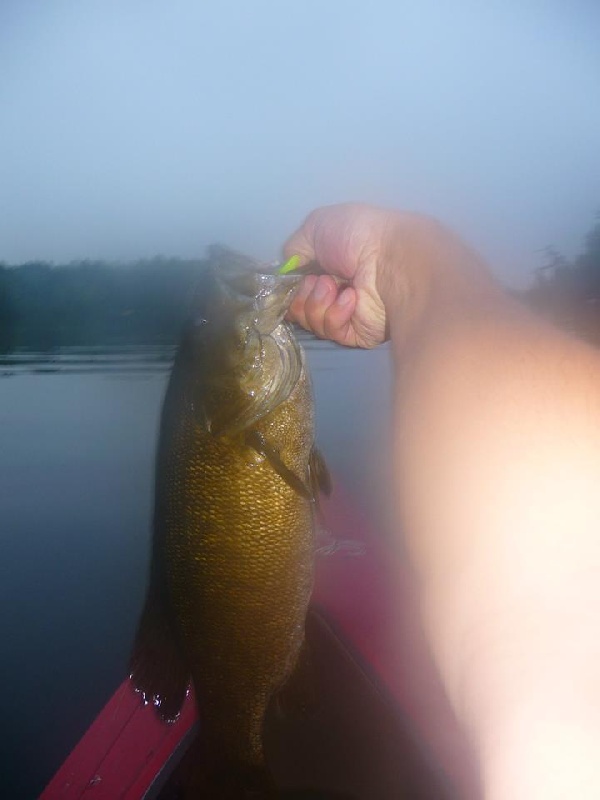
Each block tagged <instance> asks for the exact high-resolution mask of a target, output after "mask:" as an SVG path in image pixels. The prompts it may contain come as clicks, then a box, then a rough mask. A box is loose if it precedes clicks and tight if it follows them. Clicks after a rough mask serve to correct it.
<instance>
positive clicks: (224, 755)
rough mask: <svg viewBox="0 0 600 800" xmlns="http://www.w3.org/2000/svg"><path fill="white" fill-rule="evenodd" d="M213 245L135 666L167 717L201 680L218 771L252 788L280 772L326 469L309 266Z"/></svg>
mask: <svg viewBox="0 0 600 800" xmlns="http://www.w3.org/2000/svg"><path fill="white" fill-rule="evenodd" d="M212 256H213V257H212V261H211V263H210V265H209V267H208V269H207V270H206V272H205V273H204V274H203V276H202V279H201V281H200V285H199V287H198V291H197V294H196V297H195V300H194V303H193V313H192V315H191V317H190V319H189V321H188V323H187V324H186V327H185V330H184V334H183V337H182V341H181V344H180V347H179V350H178V352H177V355H176V359H175V363H174V366H173V369H172V373H171V378H170V381H169V385H168V388H167V392H166V395H165V400H164V405H163V412H162V418H161V426H160V437H159V445H158V451H157V462H156V486H155V511H154V531H153V553H152V563H151V574H150V584H149V589H148V594H147V599H146V604H145V607H144V611H143V614H142V617H141V620H140V624H139V628H138V633H137V637H136V642H135V645H134V651H133V656H132V661H131V678H132V681H133V684H134V686H135V688H136V689H137V690H138V691H140V692H141V693H142V694H143V697H144V699H145V700H146V701H147V702H152V703H153V704H154V705H155V707H156V709H157V712H158V713H159V714H160V715H161V717H163V718H164V719H166V720H173V719H175V718H176V716H177V714H178V713H179V710H180V708H181V705H182V703H183V701H184V699H185V695H186V691H187V689H188V686H189V683H190V680H191V681H193V684H194V689H195V694H196V699H197V703H198V709H199V715H200V724H201V726H202V730H203V732H204V740H205V741H206V742H207V743H208V746H209V748H210V750H211V752H212V755H213V756H214V760H216V761H218V762H219V767H218V770H217V768H215V774H216V772H217V771H218V773H219V775H220V776H221V777H223V776H225V777H226V778H227V780H228V781H229V783H230V784H231V786H230V789H231V793H230V795H225V794H224V795H223V796H231V797H235V796H243V794H241V793H240V794H235V793H234V789H233V788H232V787H233V786H234V783H235V781H234V778H233V777H232V776H234V775H235V776H237V778H236V780H238V783H239V788H240V792H241V786H242V784H243V783H244V782H245V783H246V784H248V785H251V784H252V783H253V782H254V784H255V785H256V786H257V787H259V786H260V785H262V784H265V785H266V783H267V781H266V777H265V774H266V773H265V763H264V752H263V745H262V726H263V721H264V716H265V712H266V709H267V705H268V703H269V701H270V700H271V698H272V697H273V696H274V695H275V694H276V693H277V692H278V691H279V690H280V689H281V688H282V687H283V686H284V684H285V683H286V681H287V680H288V678H289V677H290V675H291V674H292V671H293V670H294V667H295V664H296V662H297V659H298V655H299V653H300V650H301V647H302V644H303V641H304V622H305V617H306V612H307V609H308V603H309V599H310V595H311V591H312V585H313V572H314V513H315V499H316V495H317V493H318V491H319V489H322V490H324V491H328V488H329V481H328V475H327V471H326V468H325V466H324V464H323V462H322V459H321V457H320V456H319V454H318V451H317V450H316V449H315V447H314V410H313V399H312V390H311V386H310V380H309V376H308V373H307V369H306V365H305V360H304V354H303V351H302V349H301V347H300V346H299V344H298V343H297V341H296V339H295V337H294V334H293V331H292V329H291V327H290V326H289V325H288V324H287V323H285V322H284V321H283V317H284V315H285V312H286V311H287V308H288V307H289V304H290V302H291V300H292V297H293V294H294V291H295V289H296V287H297V285H298V283H299V281H300V280H301V278H300V277H299V276H296V275H285V276H280V275H274V274H269V273H268V272H267V271H264V269H263V268H262V267H261V265H259V264H257V263H256V262H253V261H251V260H249V259H246V258H245V257H243V256H239V255H237V254H235V253H232V252H230V251H227V250H224V249H220V248H219V249H217V248H213V251H212ZM261 269H263V271H262V272H261V271H260V270H261ZM228 773H229V776H228ZM240 776H244V777H243V779H242V777H240ZM213 777H214V776H213ZM207 780H208V779H207ZM206 791H207V790H206V789H205V792H206ZM211 791H214V794H210V795H209V794H206V796H217V790H216V789H212V790H211ZM219 796H220V795H219Z"/></svg>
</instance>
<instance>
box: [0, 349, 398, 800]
mask: <svg viewBox="0 0 600 800" xmlns="http://www.w3.org/2000/svg"><path fill="white" fill-rule="evenodd" d="M302 338H303V343H304V346H305V350H306V352H307V357H308V361H309V365H310V369H311V374H312V377H313V383H314V390H315V396H316V405H317V428H318V433H317V440H318V445H319V447H320V449H321V451H322V452H323V454H324V456H325V458H326V460H327V463H328V465H329V467H330V469H331V470H332V472H333V474H334V476H335V478H336V479H337V480H338V481H340V482H341V483H342V484H343V485H344V486H345V487H346V488H348V489H350V490H351V491H352V493H353V495H354V496H355V498H360V499H359V501H358V502H359V503H361V504H363V505H364V506H365V508H370V507H371V508H375V507H378V505H379V498H378V497H377V496H376V495H377V493H378V492H380V490H381V489H382V485H378V477H377V476H378V475H379V474H380V473H381V472H383V471H384V463H385V458H386V456H385V453H384V445H383V442H384V441H385V430H386V418H387V415H388V413H389V377H390V376H389V365H388V355H389V354H388V352H387V348H386V347H382V348H380V349H378V350H376V351H372V352H364V351H356V350H348V349H344V348H340V347H336V346H335V345H332V344H330V343H327V342H321V341H318V340H315V339H312V338H310V337H307V336H304V337H302ZM172 355H173V348H155V347H154V348H153V347H148V348H137V349H136V348H127V349H119V348H113V349H112V350H106V349H104V350H102V348H96V349H94V350H92V351H91V352H90V351H89V350H88V351H85V350H82V349H81V348H71V349H63V350H62V351H59V352H58V353H54V354H53V355H44V356H39V355H35V354H31V353H29V354H25V353H15V354H13V355H11V356H5V357H4V358H3V359H2V360H1V361H0V430H1V431H2V447H1V448H0V508H1V509H2V518H1V521H0V525H1V533H2V558H1V559H0V641H1V642H2V652H3V657H2V659H0V686H2V687H3V708H4V723H3V729H2V748H1V750H2V756H1V764H0V775H1V776H2V777H1V779H0V794H1V795H2V796H3V797H10V798H11V800H21V798H22V799H23V800H31V798H34V797H36V796H37V794H38V793H39V792H40V791H41V789H42V788H43V786H44V785H45V783H46V782H47V781H48V780H49V778H50V777H51V776H52V774H53V773H54V771H55V770H56V769H57V768H58V766H59V764H60V763H62V760H63V759H64V758H65V757H66V756H67V754H68V753H69V752H70V750H71V748H72V747H73V746H74V745H75V743H76V742H77V741H78V739H79V738H80V736H81V735H82V734H83V733H84V731H85V730H86V728H87V727H88V725H89V724H90V722H91V721H92V720H93V718H94V717H95V715H96V714H97V713H98V711H99V710H100V709H101V707H102V706H103V705H104V703H105V702H106V700H107V699H108V697H109V696H110V695H111V694H112V692H113V691H114V689H115V688H116V686H117V685H118V683H119V682H120V681H121V680H122V679H123V677H124V676H125V674H126V668H127V661H128V657H129V652H130V648H131V644H132V640H133V636H134V632H135V628H136V625H137V620H138V614H139V612H140V609H141V604H142V602H143V597H144V591H145V586H146V577H147V567H148V562H149V555H150V520H151V510H152V496H153V475H154V451H155V446H156V438H157V431H158V421H159V414H160V408H161V401H162V396H163V392H164V389H165V386H166V381H167V378H168V370H169V367H170V360H171V358H172ZM358 387H360V388H361V391H358Z"/></svg>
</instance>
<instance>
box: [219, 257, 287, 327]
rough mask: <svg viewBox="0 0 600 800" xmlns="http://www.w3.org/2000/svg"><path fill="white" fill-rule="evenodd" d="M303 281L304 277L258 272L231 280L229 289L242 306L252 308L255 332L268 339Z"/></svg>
mask: <svg viewBox="0 0 600 800" xmlns="http://www.w3.org/2000/svg"><path fill="white" fill-rule="evenodd" d="M301 281H302V276H300V275H273V274H269V273H265V272H258V273H254V274H252V275H243V276H239V277H237V278H234V279H230V280H229V281H228V288H229V290H230V291H232V292H234V293H235V294H236V295H237V297H238V299H239V302H240V306H244V305H247V306H248V311H249V312H250V314H251V317H252V327H253V328H254V330H255V331H256V332H257V333H259V334H261V335H263V336H265V335H268V334H270V333H272V332H273V331H274V330H275V328H277V326H278V325H279V324H280V323H281V322H282V320H283V318H284V316H285V314H286V313H287V310H288V308H289V307H290V304H291V302H292V300H293V299H294V295H295V293H296V290H297V288H298V286H299V284H300V282H301Z"/></svg>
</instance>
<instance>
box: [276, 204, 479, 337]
mask: <svg viewBox="0 0 600 800" xmlns="http://www.w3.org/2000/svg"><path fill="white" fill-rule="evenodd" d="M284 253H285V256H286V258H289V257H291V256H292V255H298V256H300V258H301V262H300V263H301V264H307V263H308V262H310V261H317V262H318V263H319V265H320V266H321V268H322V269H323V270H324V272H325V274H323V275H308V276H307V277H306V278H305V279H304V281H303V283H302V284H301V287H300V289H299V290H298V292H297V294H296V297H295V298H294V300H293V302H292V305H291V307H290V310H289V314H288V316H289V318H290V319H291V320H292V321H294V322H298V323H299V324H300V325H302V326H303V327H304V328H307V329H308V330H310V331H312V332H313V333H315V334H316V335H317V336H320V337H322V338H326V339H331V340H333V341H334V342H337V343H338V344H343V345H348V346H350V347H366V348H371V347H375V346H376V345H378V344H381V343H382V342H383V341H385V340H386V339H387V338H388V337H389V336H390V332H389V331H390V330H391V334H392V338H393V339H394V341H395V344H396V345H398V344H401V343H402V342H403V341H404V340H405V338H406V336H407V334H408V331H409V330H410V329H411V328H413V327H414V325H415V323H416V322H417V321H418V320H420V319H422V317H423V314H424V312H425V310H426V309H427V307H428V305H429V301H430V300H431V299H433V297H434V295H435V298H436V300H437V301H439V300H440V298H442V297H444V296H446V297H447V296H450V295H455V296H456V295H459V294H462V293H464V290H465V286H466V287H467V290H466V293H467V294H468V295H469V296H471V297H476V295H477V294H478V293H479V292H480V291H482V290H483V291H489V289H490V287H491V286H493V282H492V281H491V278H490V276H489V274H488V272H487V270H486V268H485V267H484V266H483V264H482V263H481V261H480V259H479V258H478V256H477V255H476V254H475V253H474V252H473V251H472V250H470V249H469V248H468V247H466V246H465V245H464V243H463V242H462V241H461V240H460V239H459V238H458V237H457V236H456V235H455V234H454V233H452V231H450V230H448V229H447V228H445V227H444V226H443V225H441V224H440V223H439V222H437V221H436V220H435V219H433V218H431V217H427V216H423V215H420V214H413V213H408V212H401V211H390V210H386V209H382V208H377V207H375V206H368V205H363V204H360V203H345V204H341V205H335V206H326V207H325V208H319V209H317V210H316V211H313V212H312V213H311V214H310V215H309V216H308V217H307V219H306V221H305V222H304V224H303V225H302V226H301V227H300V228H299V229H298V231H296V233H295V234H294V235H293V236H292V237H291V238H290V239H289V240H288V242H287V243H286V245H285V248H284ZM437 305H438V306H439V305H440V304H439V302H438V303H437ZM435 313H436V314H437V313H439V308H437V309H436V312H435Z"/></svg>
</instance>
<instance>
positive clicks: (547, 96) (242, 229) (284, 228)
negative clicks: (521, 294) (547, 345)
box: [0, 0, 600, 284]
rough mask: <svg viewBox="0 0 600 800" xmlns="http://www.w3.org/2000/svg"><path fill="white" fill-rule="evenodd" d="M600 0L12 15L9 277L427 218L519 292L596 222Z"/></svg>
mask: <svg viewBox="0 0 600 800" xmlns="http://www.w3.org/2000/svg"><path fill="white" fill-rule="evenodd" d="M599 33H600V4H599V3H598V2H595V1H594V0H588V1H587V2H586V1H584V0H572V1H571V2H569V3H565V2H553V1H552V0H548V1H547V2H542V1H541V0H540V1H539V2H534V1H533V0H520V1H519V2H516V1H515V0H504V2H496V1H495V0H491V2H483V1H482V0H453V2H449V1H447V2H445V1H444V0H438V1H437V2H434V0H418V1H417V0H415V1H414V2H402V0H387V2H386V1H385V0H364V1H363V2H354V1H353V0H346V1H344V0H329V1H328V0H293V2H288V0H237V2H236V1H234V0H218V2H217V0H214V2H212V3H207V2H203V0H85V2H84V1H82V0H70V1H68V0H1V2H0V260H4V261H6V262H8V263H18V262H22V261H25V260H30V259H34V258H42V259H46V260H54V261H57V262H63V261H69V260H71V259H78V258H85V257H91V258H105V259H131V258H136V257H139V256H151V255H154V254H157V253H162V254H165V255H181V256H185V257H189V256H197V255H202V253H203V250H204V247H205V246H206V245H207V244H209V243H211V242H214V241H220V242H223V243H226V244H229V245H231V246H234V247H237V248H239V249H242V250H245V251H247V252H249V253H250V254H253V255H255V256H258V257H261V258H268V259H272V258H275V257H276V256H277V255H278V252H279V248H280V245H281V243H282V242H283V240H284V239H285V238H286V237H287V236H288V235H289V234H290V233H291V231H292V230H293V229H294V228H295V227H296V226H297V225H298V224H299V222H300V221H301V219H302V218H303V217H304V216H305V215H306V213H308V211H310V210H311V209H312V208H313V207H315V206H318V205H323V204H327V203H333V202H339V201H344V200H364V201H367V202H373V203H378V204H381V205H389V206H396V207H404V208H410V209H417V210H422V211H426V212H428V213H431V214H435V215H437V216H439V217H441V218H442V219H443V220H445V221H446V222H448V223H450V224H451V225H454V226H455V227H456V228H457V229H458V230H459V231H460V232H461V233H462V234H463V235H464V236H465V237H466V238H468V239H469V240H470V241H471V242H472V243H473V244H475V246H476V247H478V248H479V249H480V251H481V252H482V253H483V254H484V255H485V256H486V257H487V258H488V260H489V261H490V262H491V264H492V266H493V267H494V269H495V271H496V272H497V274H499V275H500V276H501V277H502V278H504V279H505V280H506V281H507V282H510V283H513V284H523V283H524V282H526V281H527V280H528V278H529V270H530V269H531V268H532V267H534V266H536V265H537V264H538V263H539V255H538V254H536V250H538V249H539V248H542V247H544V246H546V245H549V244H552V245H554V246H556V247H557V248H559V249H561V250H563V251H565V252H566V253H567V255H571V254H573V253H575V252H577V251H578V249H579V247H580V245H581V240H582V237H583V235H584V234H585V232H586V231H587V230H588V229H589V227H590V226H591V224H592V223H593V221H594V216H595V213H596V212H597V211H598V210H600V102H599V101H598V97H599V89H598V87H599V86H600V80H599V78H600V47H599V45H598V42H599V41H600V38H599Z"/></svg>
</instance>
